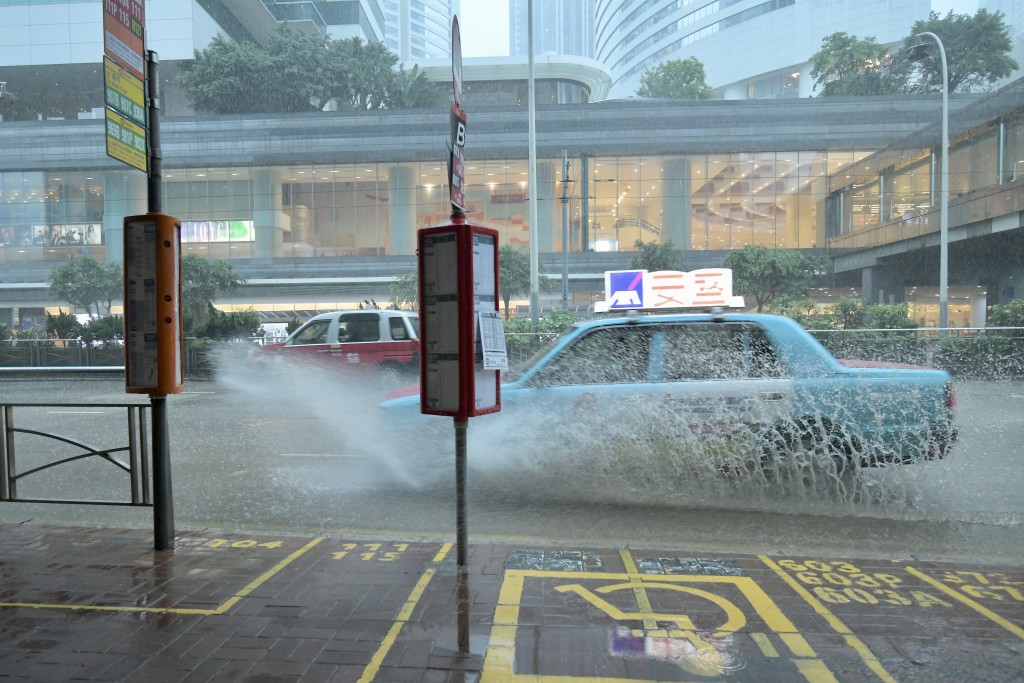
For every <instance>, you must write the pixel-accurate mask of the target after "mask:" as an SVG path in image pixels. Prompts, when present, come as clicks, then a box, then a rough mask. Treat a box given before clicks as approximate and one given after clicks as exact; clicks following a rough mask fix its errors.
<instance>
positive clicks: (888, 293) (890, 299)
mask: <svg viewBox="0 0 1024 683" xmlns="http://www.w3.org/2000/svg"><path fill="white" fill-rule="evenodd" d="M860 282H861V297H862V298H863V300H864V303H866V304H888V303H903V279H902V278H901V277H900V276H899V275H898V274H897V273H894V272H892V269H890V268H884V267H882V266H870V267H867V268H863V269H862V270H861V271H860Z"/></svg>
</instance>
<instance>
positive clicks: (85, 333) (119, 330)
mask: <svg viewBox="0 0 1024 683" xmlns="http://www.w3.org/2000/svg"><path fill="white" fill-rule="evenodd" d="M121 339H124V318H122V317H121V316H119V315H105V316H103V317H102V318H96V319H95V320H90V321H89V324H88V325H86V326H85V327H83V328H82V341H83V342H85V343H86V344H92V343H94V342H111V341H118V340H121Z"/></svg>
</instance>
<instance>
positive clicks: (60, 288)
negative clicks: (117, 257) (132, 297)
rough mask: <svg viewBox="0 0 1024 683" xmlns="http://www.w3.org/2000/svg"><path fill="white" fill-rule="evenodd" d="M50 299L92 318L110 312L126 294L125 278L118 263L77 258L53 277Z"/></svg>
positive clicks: (60, 266)
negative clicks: (115, 301)
mask: <svg viewBox="0 0 1024 683" xmlns="http://www.w3.org/2000/svg"><path fill="white" fill-rule="evenodd" d="M49 286H50V296H52V297H54V298H57V299H60V300H61V301H67V302H68V303H69V304H71V305H72V306H77V307H78V308H81V309H83V310H84V311H85V312H86V313H87V314H88V315H89V317H92V318H94V317H97V316H98V315H100V309H101V307H105V308H106V310H107V312H108V313H109V312H110V307H111V306H112V305H113V302H114V300H115V299H118V298H120V297H121V296H123V294H124V276H123V274H122V272H121V266H120V265H118V264H116V263H108V262H105V261H97V260H96V259H94V258H93V257H92V256H88V255H85V254H74V255H72V256H71V257H70V258H68V260H67V261H65V262H64V263H62V264H60V265H59V266H57V267H56V268H54V269H53V271H52V272H51V273H50V280H49Z"/></svg>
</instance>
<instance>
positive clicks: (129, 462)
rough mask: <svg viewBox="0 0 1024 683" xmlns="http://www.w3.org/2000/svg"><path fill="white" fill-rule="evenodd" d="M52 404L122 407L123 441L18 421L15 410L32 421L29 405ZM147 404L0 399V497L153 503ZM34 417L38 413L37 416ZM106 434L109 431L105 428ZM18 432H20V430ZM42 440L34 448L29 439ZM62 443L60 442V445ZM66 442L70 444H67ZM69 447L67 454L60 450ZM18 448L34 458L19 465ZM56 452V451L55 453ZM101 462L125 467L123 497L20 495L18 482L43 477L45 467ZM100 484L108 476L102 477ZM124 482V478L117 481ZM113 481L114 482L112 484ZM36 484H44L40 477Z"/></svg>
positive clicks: (29, 500) (28, 500)
mask: <svg viewBox="0 0 1024 683" xmlns="http://www.w3.org/2000/svg"><path fill="white" fill-rule="evenodd" d="M53 408H72V409H88V410H90V411H94V410H96V409H97V408H99V409H107V408H113V409H122V410H124V411H125V415H126V418H127V420H126V425H127V434H126V435H125V438H126V440H127V442H126V443H124V442H122V443H119V444H117V445H114V446H107V447H100V446H95V445H90V444H88V443H86V442H85V440H84V437H76V436H67V435H63V434H58V433H56V432H53V431H50V430H48V429H41V428H35V427H30V426H24V427H22V426H18V425H19V424H21V422H20V420H18V421H16V420H15V412H16V411H18V413H19V417H23V418H26V423H28V424H31V421H30V420H29V419H28V415H27V413H29V412H30V411H32V409H46V410H48V411H49V412H52V411H50V409H53ZM148 409H149V405H148V404H139V403H0V431H2V433H3V439H2V440H0V501H6V502H19V503H65V504H86V505H130V506H144V507H152V505H153V493H152V477H151V468H150V457H149V453H150V449H149V437H148V434H147V429H146V419H145V418H146V413H147V410H148ZM37 421H38V419H37ZM104 434H106V435H108V437H109V432H104ZM19 435H21V436H19ZM31 439H36V440H41V441H40V443H39V445H38V446H37V447H36V448H31V447H30V446H29V443H30V440H31ZM59 444H63V446H61V445H59ZM68 447H70V448H68ZM62 450H63V451H65V452H66V451H69V450H70V451H71V452H70V454H67V453H61V452H60V451H62ZM19 453H20V454H22V455H24V456H25V459H32V460H34V461H35V462H34V463H33V464H32V465H31V466H29V467H27V468H26V469H23V470H19V469H18V462H19V458H18V456H19ZM58 453H60V454H58ZM84 461H88V463H90V464H91V463H100V464H102V465H109V466H111V467H112V468H114V469H115V470H119V471H120V472H123V473H126V474H127V475H128V477H127V490H126V491H124V494H125V495H124V497H123V499H120V500H118V499H113V500H97V499H95V498H92V499H90V498H73V499H72V498H49V497H43V496H24V495H21V494H20V493H19V487H20V486H21V485H22V484H24V483H26V482H27V480H28V479H29V478H30V477H37V478H39V479H43V477H42V475H43V473H46V472H52V471H53V470H55V469H57V468H60V467H65V468H67V467H68V466H70V465H72V464H73V463H82V462H84ZM103 483H104V485H105V484H106V483H108V482H106V481H104V482H103ZM121 485H122V486H123V482H122V484H121ZM117 486H118V484H117V483H115V484H114V486H113V488H115V489H116V488H117ZM39 488H46V486H45V482H43V483H41V484H40V486H39Z"/></svg>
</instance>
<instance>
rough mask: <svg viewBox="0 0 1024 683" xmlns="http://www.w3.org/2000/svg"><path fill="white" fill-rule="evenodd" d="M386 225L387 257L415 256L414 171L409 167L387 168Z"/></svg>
mask: <svg viewBox="0 0 1024 683" xmlns="http://www.w3.org/2000/svg"><path fill="white" fill-rule="evenodd" d="M388 225H389V228H390V239H389V240H388V244H387V245H386V246H387V253H388V255H390V256H408V255H410V254H415V253H416V171H415V169H413V168H412V167H411V166H391V167H390V168H388Z"/></svg>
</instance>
